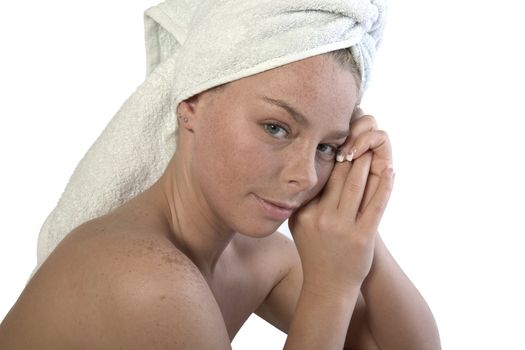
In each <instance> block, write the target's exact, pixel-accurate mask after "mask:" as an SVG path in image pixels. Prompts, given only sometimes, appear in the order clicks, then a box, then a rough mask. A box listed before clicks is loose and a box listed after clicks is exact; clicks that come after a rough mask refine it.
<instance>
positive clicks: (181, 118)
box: [177, 114, 188, 123]
mask: <svg viewBox="0 0 525 350" xmlns="http://www.w3.org/2000/svg"><path fill="white" fill-rule="evenodd" d="M177 116H178V117H179V119H180V120H182V121H183V122H184V123H187V122H188V118H186V117H183V116H182V115H180V114H179V115H177Z"/></svg>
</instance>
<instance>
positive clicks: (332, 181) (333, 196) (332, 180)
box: [319, 162, 351, 210]
mask: <svg viewBox="0 0 525 350" xmlns="http://www.w3.org/2000/svg"><path fill="white" fill-rule="evenodd" d="M350 167H351V163H350V162H336V163H335V165H334V168H333V169H332V173H331V174H330V177H329V178H328V181H327V183H326V185H325V187H324V189H323V193H322V195H321V198H320V200H319V203H320V204H321V205H326V206H327V207H329V208H331V209H333V210H335V209H337V207H338V206H339V201H340V199H341V192H342V190H343V186H344V184H345V180H346V177H347V176H348V172H349V171H350Z"/></svg>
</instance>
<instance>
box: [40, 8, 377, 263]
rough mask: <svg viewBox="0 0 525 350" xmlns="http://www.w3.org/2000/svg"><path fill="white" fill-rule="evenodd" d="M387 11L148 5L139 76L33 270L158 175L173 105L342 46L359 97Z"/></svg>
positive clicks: (173, 124)
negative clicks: (355, 73) (354, 69)
mask: <svg viewBox="0 0 525 350" xmlns="http://www.w3.org/2000/svg"><path fill="white" fill-rule="evenodd" d="M385 15H386V0H293V1H290V0H167V1H165V2H163V3H161V4H159V5H157V6H155V7H152V8H150V9H148V10H147V11H146V12H145V18H144V21H145V34H146V55H147V56H146V59H147V77H146V80H145V81H144V82H143V83H142V84H141V85H140V86H139V87H138V89H137V90H136V91H135V92H134V93H133V94H132V95H131V96H130V97H129V98H128V100H127V101H126V102H125V103H124V104H123V105H122V107H121V108H120V110H119V111H118V112H117V114H116V115H115V116H114V117H113V118H112V119H111V121H110V122H109V124H108V125H107V126H106V128H105V129H104V131H103V132H102V134H101V135H100V136H99V137H98V138H97V140H96V141H95V143H94V144H93V145H92V146H91V147H90V149H89V150H88V152H87V153H86V155H85V156H84V158H82V160H81V161H80V162H79V164H78V165H77V167H76V169H75V171H74V173H73V175H72V176H71V178H70V180H69V182H68V184H67V186H66V188H65V190H64V192H63V194H62V196H61V198H60V200H59V202H58V204H57V206H56V207H55V209H54V210H53V211H52V212H51V213H50V215H49V216H48V217H47V219H46V221H45V222H44V225H43V226H42V228H41V230H40V234H39V239H38V262H37V268H36V269H35V271H36V270H37V269H38V267H39V266H40V265H41V264H42V263H43V262H44V261H45V259H46V258H47V257H48V256H49V254H50V253H51V252H52V250H53V249H54V248H55V247H56V245H57V244H58V243H59V242H60V241H61V240H62V239H63V238H64V237H65V236H66V235H67V234H68V233H69V232H71V231H72V230H73V229H74V228H75V227H77V226H79V225H81V224H82V223H84V222H86V221H89V220H91V219H93V218H96V217H99V216H102V215H105V214H107V213H109V212H110V211H111V210H113V209H115V208H116V207H118V206H120V205H122V204H123V203H124V202H126V201H127V200H129V199H130V198H132V197H134V196H136V195H137V194H139V193H140V192H143V191H144V190H146V189H147V188H149V187H150V186H151V185H152V184H153V183H154V182H155V181H157V180H158V179H159V178H160V176H161V175H162V173H163V172H164V170H165V169H166V167H167V165H168V162H169V161H170V159H171V158H172V156H173V154H174V152H175V145H176V140H175V130H176V128H177V118H176V113H175V111H176V108H177V106H178V104H179V103H180V102H181V101H184V100H185V99H187V98H189V97H191V96H193V95H196V94H198V93H200V92H203V91H205V90H207V89H210V88H213V87H216V86H218V85H222V84H224V83H228V82H231V81H234V80H237V79H240V78H243V77H247V76H250V75H254V74H257V73H260V72H264V71H266V70H269V69H272V68H275V67H279V66H282V65H285V64H288V63H291V62H295V61H298V60H301V59H305V58H308V57H312V56H316V55H319V54H323V53H326V52H330V51H335V50H338V49H342V48H350V50H351V53H352V55H353V57H354V60H355V61H356V63H357V66H358V68H359V71H360V75H361V86H360V89H359V99H360V98H361V97H362V96H363V93H364V91H365V90H366V87H367V84H368V81H369V77H370V70H371V66H372V61H373V59H374V55H375V52H376V48H377V45H378V44H379V42H380V40H381V36H382V33H383V28H384V24H385ZM35 271H34V272H35Z"/></svg>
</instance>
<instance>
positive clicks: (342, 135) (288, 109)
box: [260, 95, 350, 140]
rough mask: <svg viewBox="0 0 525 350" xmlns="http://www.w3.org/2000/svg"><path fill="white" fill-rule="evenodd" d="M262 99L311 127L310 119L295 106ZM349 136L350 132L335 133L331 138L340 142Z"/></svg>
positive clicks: (264, 97) (267, 98)
mask: <svg viewBox="0 0 525 350" xmlns="http://www.w3.org/2000/svg"><path fill="white" fill-rule="evenodd" d="M260 98H261V99H262V100H263V101H265V102H268V103H270V104H272V105H274V106H277V107H280V108H282V109H284V110H286V112H288V114H290V115H291V116H292V118H293V119H294V120H295V121H296V122H297V123H298V124H302V125H304V126H309V125H310V122H309V121H308V118H306V117H305V116H304V115H303V114H302V113H301V112H299V111H298V110H297V109H295V108H294V107H293V106H291V105H290V104H288V103H287V102H286V101H283V100H278V99H275V98H271V97H268V96H263V95H261V96H260ZM349 134H350V130H339V131H334V132H333V133H331V134H330V138H333V139H337V140H338V139H342V138H346V137H348V135H349Z"/></svg>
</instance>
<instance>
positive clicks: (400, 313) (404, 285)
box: [361, 235, 441, 350]
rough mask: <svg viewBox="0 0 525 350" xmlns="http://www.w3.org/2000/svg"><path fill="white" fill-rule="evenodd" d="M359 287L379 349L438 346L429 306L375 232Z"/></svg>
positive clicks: (432, 347) (431, 347) (419, 349)
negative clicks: (370, 258)
mask: <svg viewBox="0 0 525 350" xmlns="http://www.w3.org/2000/svg"><path fill="white" fill-rule="evenodd" d="M361 290H362V292H363V296H364V298H365V301H366V318H367V321H368V325H369V327H370V330H371V332H372V335H373V337H374V339H375V341H376V343H377V344H378V345H379V347H380V348H381V349H385V350H389V349H403V350H408V349H417V350H424V349H441V345H440V340H439V333H438V329H437V325H436V322H435V321H434V317H433V316H432V312H431V311H430V308H429V307H428V305H427V303H426V302H425V300H424V299H423V297H422V296H421V294H420V293H419V292H418V290H417V289H416V287H415V286H414V285H413V284H412V282H411V281H410V280H409V279H408V277H407V276H406V275H405V274H404V272H403V271H402V270H401V268H400V267H399V265H398V264H397V263H396V261H395V260H394V258H393V257H392V255H391V254H390V252H389V251H388V249H387V247H386V246H385V244H384V242H383V240H382V239H381V237H380V236H379V235H377V238H376V244H375V250H374V261H373V263H372V267H371V269H370V272H369V273H368V276H367V278H366V279H365V281H364V282H363V286H362V289H361Z"/></svg>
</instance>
